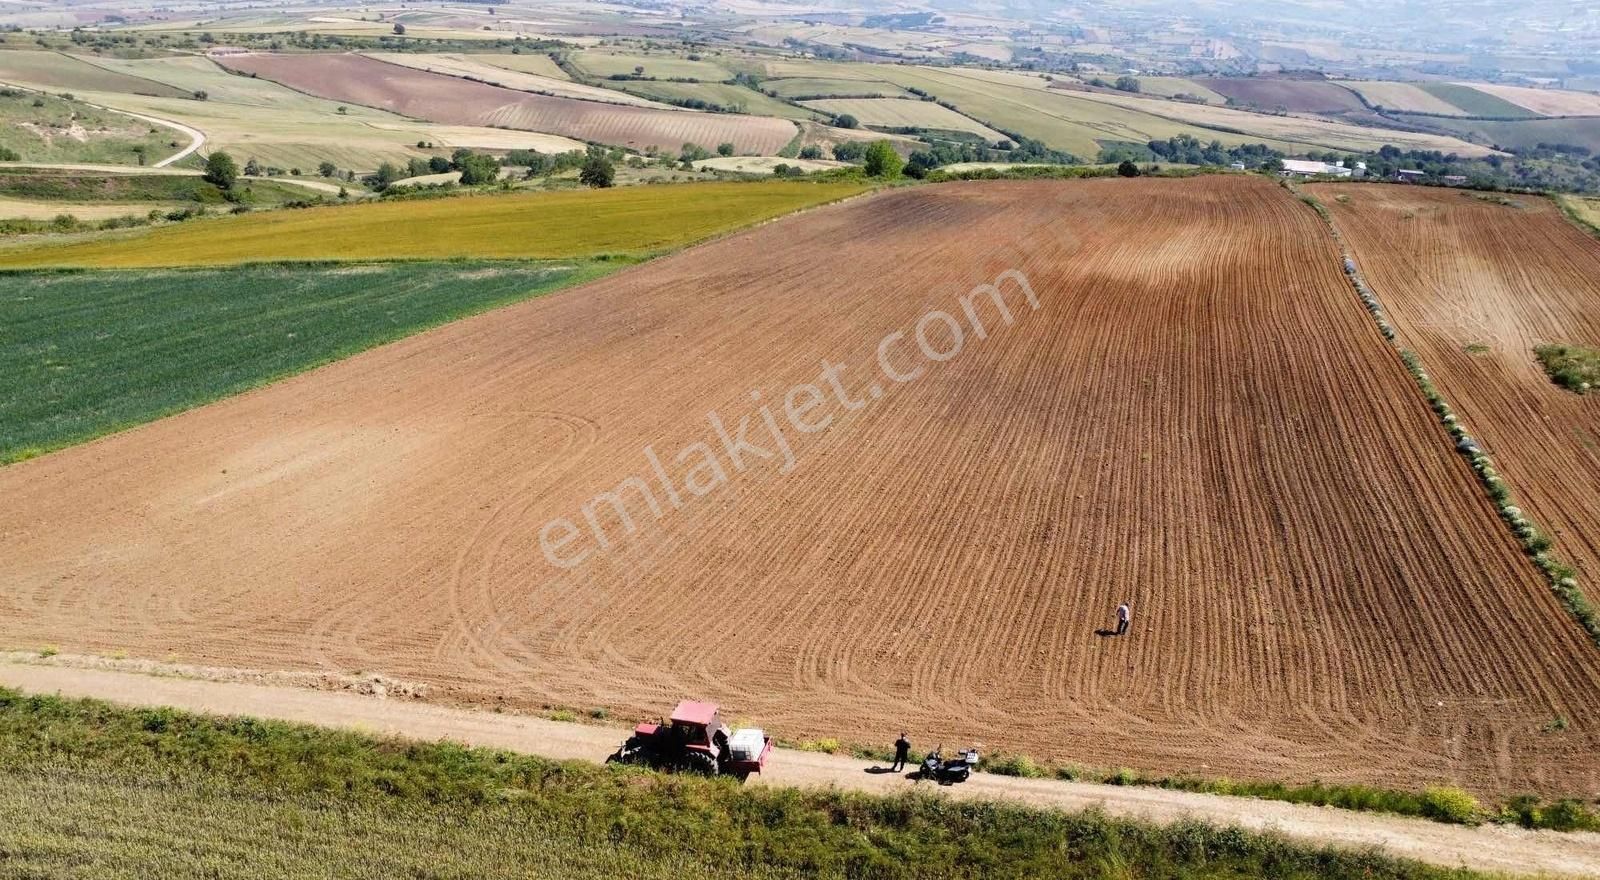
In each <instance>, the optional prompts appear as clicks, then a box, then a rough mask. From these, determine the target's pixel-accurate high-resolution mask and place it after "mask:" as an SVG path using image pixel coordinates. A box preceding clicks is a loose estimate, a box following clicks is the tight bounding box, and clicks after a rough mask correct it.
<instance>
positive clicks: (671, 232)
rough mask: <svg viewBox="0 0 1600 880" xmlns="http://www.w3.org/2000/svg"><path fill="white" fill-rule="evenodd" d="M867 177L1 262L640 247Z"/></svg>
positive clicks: (290, 229)
mask: <svg viewBox="0 0 1600 880" xmlns="http://www.w3.org/2000/svg"><path fill="white" fill-rule="evenodd" d="M868 188H869V185H868V184H866V183H860V182H854V181H845V182H827V183H807V182H787V181H772V182H766V181H762V182H758V183H706V184H681V185H663V186H639V187H626V188H621V189H608V190H593V191H591V190H581V191H571V192H555V193H527V194H515V195H485V196H466V197H460V198H450V199H439V200H436V201H425V202H415V201H401V202H383V203H371V204H360V205H348V206H331V207H326V208H313V209H309V210H304V211H278V212H273V213H270V214H254V215H246V216H241V217H228V218H222V219H217V220H202V221H192V222H190V223H187V224H184V225H177V226H164V227H160V228H157V229H153V230H148V231H142V232H140V233H135V234H131V235H117V236H102V237H96V238H91V239H89V240H82V239H79V240H76V241H69V242H67V243H62V244H43V245H31V246H23V247H19V248H16V249H12V250H7V251H0V266H11V267H20V266H89V267H120V268H128V267H154V266H214V265H226V264H231V263H248V262H256V261H273V260H352V259H378V260H384V259H446V258H453V257H488V258H539V259H561V258H565V257H575V256H583V255H590V254H606V253H619V254H645V253H649V252H652V251H658V250H661V249H663V248H670V247H676V246H678V245H683V244H688V243H690V242H694V241H698V240H700V239H704V238H708V237H710V236H713V235H717V234H719V233H723V232H727V231H729V230H732V229H737V228H740V227H743V226H747V225H749V224H751V223H757V222H760V221H762V220H767V219H770V218H772V217H777V216H780V215H782V214H787V213H789V212H791V211H795V210H799V209H801V208H806V207H810V206H812V205H817V204H821V203H824V202H831V201H835V200H838V199H842V198H845V197H847V196H852V195H855V194H857V193H861V192H864V191H866V190H867V189H868Z"/></svg>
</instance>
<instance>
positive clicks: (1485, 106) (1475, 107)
mask: <svg viewBox="0 0 1600 880" xmlns="http://www.w3.org/2000/svg"><path fill="white" fill-rule="evenodd" d="M1417 88H1419V89H1422V90H1423V91H1424V92H1427V93H1428V94H1430V95H1432V96H1434V97H1435V98H1438V99H1439V100H1441V101H1444V102H1446V103H1449V104H1454V105H1455V106H1457V107H1460V108H1461V109H1462V111H1463V112H1465V113H1466V114H1468V115H1469V116H1498V117H1505V118H1509V119H1532V118H1533V117H1536V116H1538V115H1539V114H1537V113H1535V112H1533V111H1532V110H1529V109H1527V108H1526V107H1518V106H1517V105H1516V104H1513V103H1511V102H1510V101H1507V100H1505V99H1504V98H1497V97H1495V96H1494V95H1491V94H1489V93H1488V92H1480V91H1478V90H1477V89H1475V88H1472V87H1471V86H1460V85H1456V84H1455V83H1438V82H1429V83H1417Z"/></svg>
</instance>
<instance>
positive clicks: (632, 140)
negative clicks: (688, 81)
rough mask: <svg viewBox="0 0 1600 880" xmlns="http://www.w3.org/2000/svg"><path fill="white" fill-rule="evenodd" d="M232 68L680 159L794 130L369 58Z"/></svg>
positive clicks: (266, 61) (365, 100) (358, 99)
mask: <svg viewBox="0 0 1600 880" xmlns="http://www.w3.org/2000/svg"><path fill="white" fill-rule="evenodd" d="M215 60H216V61H217V62H218V63H219V64H222V65H223V66H224V67H228V68H231V69H233V70H239V71H243V72H245V73H252V74H256V75H259V76H262V77H265V78H267V79H270V80H275V81H277V82H279V83H282V84H284V85H286V86H288V87H290V88H292V89H297V90H299V91H302V92H306V93H308V94H312V95H316V96H317V97H319V98H327V99H329V100H333V101H347V102H349V103H351V104H361V105H363V106H367V107H376V108H379V109H382V110H390V111H393V112H395V113H400V114H403V115H406V116H411V117H415V118H417V119H425V120H428V121H430V122H444V123H451V124H458V125H488V126H495V127H498V128H512V129H521V130H523V131H538V132H547V133H550V134H560V135H566V136H567V137H573V138H578V139H580V140H586V141H594V142H597V143H603V144H616V145H620V146H627V147H633V148H636V149H644V148H646V147H650V146H655V147H659V148H661V149H662V150H663V151H665V152H669V153H674V152H676V151H677V149H678V148H679V147H681V146H682V145H683V144H685V143H695V144H699V145H700V146H702V147H705V148H706V149H714V148H715V147H716V146H717V145H718V144H721V143H732V144H733V145H734V146H735V148H737V149H738V151H739V152H741V153H747V154H755V155H774V154H776V153H777V152H778V150H780V149H782V148H783V146H784V145H785V144H787V143H788V142H789V141H790V140H792V139H793V138H794V136H795V134H796V129H795V127H794V124H793V123H791V122H787V121H785V120H782V119H771V118H768V117H764V116H739V115H735V114H732V113H697V112H691V111H688V110H656V109H651V108H647V107H628V106H623V105H621V104H602V103H599V102H596V101H581V100H577V99H574V98H558V97H554V96H551V95H535V94H531V93H529V92H520V91H516V90H514V89H504V88H500V87H498V86H491V85H488V84H487V83H480V82H472V81H470V80H465V79H461V78H458V77H454V76H445V75H443V74H438V73H429V72H427V71H424V70H416V69H414V68H410V67H402V66H400V65H398V64H388V63H385V62H383V61H378V60H376V59H373V58H368V57H366V56H364V55H353V54H349V55H271V54H242V55H227V56H219V57H217V58H216V59H215Z"/></svg>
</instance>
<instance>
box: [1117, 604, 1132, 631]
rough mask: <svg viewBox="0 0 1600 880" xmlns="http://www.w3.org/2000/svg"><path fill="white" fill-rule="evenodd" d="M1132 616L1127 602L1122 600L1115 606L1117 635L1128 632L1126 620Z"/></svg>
mask: <svg viewBox="0 0 1600 880" xmlns="http://www.w3.org/2000/svg"><path fill="white" fill-rule="evenodd" d="M1132 617H1133V612H1132V611H1131V610H1129V608H1128V603H1126V602H1124V603H1122V604H1121V605H1118V606H1117V635H1119V636H1120V635H1125V634H1126V633H1127V632H1128V621H1129V620H1130V619H1131V618H1132Z"/></svg>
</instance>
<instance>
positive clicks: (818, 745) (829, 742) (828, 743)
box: [799, 737, 840, 755]
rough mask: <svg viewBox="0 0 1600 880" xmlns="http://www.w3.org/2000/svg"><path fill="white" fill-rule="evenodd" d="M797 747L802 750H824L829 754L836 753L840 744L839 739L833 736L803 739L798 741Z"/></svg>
mask: <svg viewBox="0 0 1600 880" xmlns="http://www.w3.org/2000/svg"><path fill="white" fill-rule="evenodd" d="M799 749H800V751H802V752H824V753H826V754H829V755H834V754H838V752H839V749H840V745H839V741H838V740H836V739H834V738H833V737H826V738H824V739H808V740H805V741H803V742H801V743H800V745H799Z"/></svg>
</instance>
